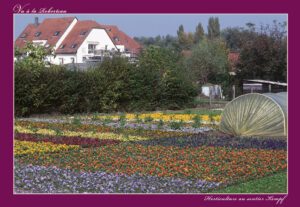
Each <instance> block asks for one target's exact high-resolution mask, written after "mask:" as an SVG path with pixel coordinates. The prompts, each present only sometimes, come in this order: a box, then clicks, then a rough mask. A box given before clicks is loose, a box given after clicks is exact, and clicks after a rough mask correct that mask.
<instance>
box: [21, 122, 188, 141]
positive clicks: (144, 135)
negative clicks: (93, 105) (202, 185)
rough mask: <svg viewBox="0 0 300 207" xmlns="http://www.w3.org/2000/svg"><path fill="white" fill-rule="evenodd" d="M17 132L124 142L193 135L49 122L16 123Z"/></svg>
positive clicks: (177, 132)
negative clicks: (115, 138) (112, 139)
mask: <svg viewBox="0 0 300 207" xmlns="http://www.w3.org/2000/svg"><path fill="white" fill-rule="evenodd" d="M15 131H16V132H21V133H40V134H47V135H61V134H62V135H64V136H68V135H69V136H83V137H93V138H101V137H102V138H106V139H111V137H119V139H120V140H122V138H123V137H125V139H124V140H128V139H129V140H136V139H138V140H145V139H149V138H163V137H185V136H188V135H191V133H188V132H179V131H161V130H144V129H140V128H124V129H118V128H113V127H108V126H100V125H88V124H81V125H76V126H74V124H70V123H47V122H29V121H16V122H15Z"/></svg>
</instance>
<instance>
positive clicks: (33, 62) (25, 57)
mask: <svg viewBox="0 0 300 207" xmlns="http://www.w3.org/2000/svg"><path fill="white" fill-rule="evenodd" d="M14 55H15V58H16V59H17V64H24V65H26V67H27V68H35V67H41V66H45V64H46V61H45V60H46V57H47V56H53V51H52V48H48V49H47V48H45V47H44V46H40V45H35V44H33V43H32V42H27V43H26V45H25V47H24V48H22V49H20V48H15V54H14Z"/></svg>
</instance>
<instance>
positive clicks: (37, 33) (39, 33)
mask: <svg viewBox="0 0 300 207" xmlns="http://www.w3.org/2000/svg"><path fill="white" fill-rule="evenodd" d="M41 34H42V33H41V32H36V33H35V34H34V36H36V37H38V36H40V35H41Z"/></svg>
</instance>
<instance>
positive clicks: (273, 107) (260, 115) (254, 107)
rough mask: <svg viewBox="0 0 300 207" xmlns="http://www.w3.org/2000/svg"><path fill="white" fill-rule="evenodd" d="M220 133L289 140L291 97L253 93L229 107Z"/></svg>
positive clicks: (227, 106)
mask: <svg viewBox="0 0 300 207" xmlns="http://www.w3.org/2000/svg"><path fill="white" fill-rule="evenodd" d="M220 130H221V131H223V132H224V133H227V134H232V135H238V136H264V137H265V136H270V137H278V136H286V135H287V93H286V92H281V93H265V94H259V93H250V94H246V95H242V96H239V97H237V98H235V99H234V100H232V101H231V102H230V103H228V104H227V105H226V107H225V109H224V111H223V114H222V119H221V123H220Z"/></svg>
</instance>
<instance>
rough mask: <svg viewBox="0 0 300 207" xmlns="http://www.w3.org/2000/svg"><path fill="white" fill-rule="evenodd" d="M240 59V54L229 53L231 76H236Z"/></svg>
mask: <svg viewBox="0 0 300 207" xmlns="http://www.w3.org/2000/svg"><path fill="white" fill-rule="evenodd" d="M239 58H240V53H239V52H233V51H231V52H229V53H228V61H229V66H230V67H229V74H230V75H236V70H237V64H238V61H239Z"/></svg>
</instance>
